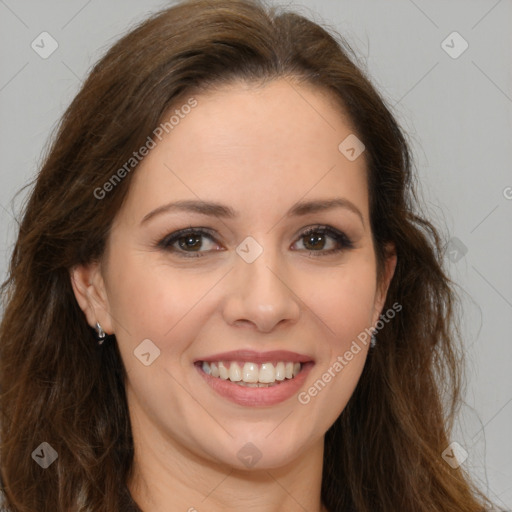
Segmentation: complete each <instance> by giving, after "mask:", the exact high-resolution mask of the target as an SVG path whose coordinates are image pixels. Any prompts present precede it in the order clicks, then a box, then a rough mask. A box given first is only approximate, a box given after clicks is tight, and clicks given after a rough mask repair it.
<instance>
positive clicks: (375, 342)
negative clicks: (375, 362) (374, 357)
mask: <svg viewBox="0 0 512 512" xmlns="http://www.w3.org/2000/svg"><path fill="white" fill-rule="evenodd" d="M376 344H377V338H376V337H375V333H373V332H372V337H371V340H370V347H371V348H374V347H375V345H376Z"/></svg>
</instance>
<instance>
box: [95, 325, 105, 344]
mask: <svg viewBox="0 0 512 512" xmlns="http://www.w3.org/2000/svg"><path fill="white" fill-rule="evenodd" d="M96 331H97V336H98V345H101V344H102V343H103V342H104V341H105V337H106V336H107V335H106V334H105V331H104V330H103V329H102V328H101V325H100V324H99V322H96Z"/></svg>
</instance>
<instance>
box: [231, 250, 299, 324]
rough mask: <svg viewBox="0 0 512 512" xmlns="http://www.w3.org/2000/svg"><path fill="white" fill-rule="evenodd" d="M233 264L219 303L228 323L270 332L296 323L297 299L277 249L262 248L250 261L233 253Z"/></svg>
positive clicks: (289, 276)
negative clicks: (222, 297) (221, 304)
mask: <svg viewBox="0 0 512 512" xmlns="http://www.w3.org/2000/svg"><path fill="white" fill-rule="evenodd" d="M234 265H235V267H234V268H233V270H232V271H231V272H230V276H229V281H228V282H227V283H226V295H225V301H224V304H223V316H224V319H225V321H226V322H227V323H228V324H229V325H233V326H236V327H246V328H252V329H256V330H258V331H261V332H271V331H272V330H274V329H275V328H276V327H277V326H284V325H286V324H290V325H292V324H294V323H296V322H297V320H298V319H299V315H300V311H301V308H300V299H299V297H297V295H296V294H295V293H294V291H293V288H294V282H293V279H292V273H291V272H289V271H287V269H286V266H285V264H284V261H283V257H282V255H280V254H279V253H278V251H277V250H270V249H264V250H263V252H262V253H261V254H260V256H258V257H257V258H256V260H254V261H253V262H252V263H249V262H247V261H246V260H244V258H242V257H240V256H238V255H237V256H236V257H235V263H234Z"/></svg>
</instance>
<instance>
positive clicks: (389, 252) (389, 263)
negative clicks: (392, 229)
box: [372, 243, 397, 326]
mask: <svg viewBox="0 0 512 512" xmlns="http://www.w3.org/2000/svg"><path fill="white" fill-rule="evenodd" d="M385 254H386V257H385V261H384V275H383V276H382V279H381V282H380V283H379V285H378V287H377V292H376V294H375V302H374V311H373V319H372V325H373V326H375V324H376V323H377V321H378V320H379V317H380V315H381V314H382V309H383V308H384V303H385V302H386V296H387V294H388V290H389V285H390V283H391V279H392V278H393V275H394V273H395V268H396V262H397V256H396V249H395V245H394V244H393V243H388V244H386V247H385Z"/></svg>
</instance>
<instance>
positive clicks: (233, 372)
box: [202, 361, 302, 387]
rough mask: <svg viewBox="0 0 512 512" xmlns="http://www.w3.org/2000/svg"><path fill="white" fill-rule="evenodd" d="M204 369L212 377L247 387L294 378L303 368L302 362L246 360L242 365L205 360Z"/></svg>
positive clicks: (261, 385)
mask: <svg viewBox="0 0 512 512" xmlns="http://www.w3.org/2000/svg"><path fill="white" fill-rule="evenodd" d="M202 368H203V371H204V372H205V373H207V374H208V375H211V376H212V377H219V378H221V379H223V380H228V379H229V380H230V381H231V382H237V383H239V385H241V386H246V387H268V386H273V385H276V384H278V383H279V382H281V381H283V380H285V379H293V377H295V376H296V375H297V374H298V373H299V372H300V370H301V368H302V364H301V363H292V362H282V361H279V362H278V363H276V364H275V366H274V364H273V363H270V362H269V363H263V364H261V365H258V364H257V363H252V362H246V363H244V364H243V366H240V365H239V364H238V363H237V362H235V361H233V362H231V363H229V362H225V361H218V362H211V363H207V362H203V364H202Z"/></svg>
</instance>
